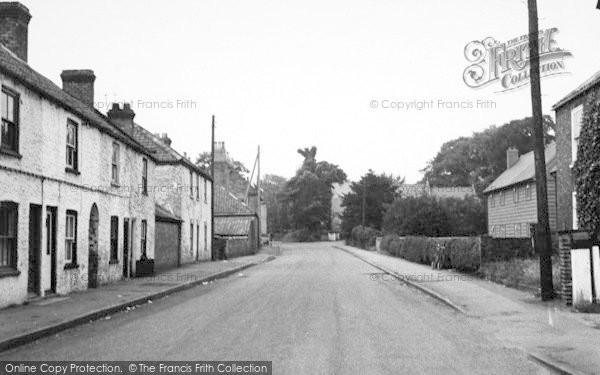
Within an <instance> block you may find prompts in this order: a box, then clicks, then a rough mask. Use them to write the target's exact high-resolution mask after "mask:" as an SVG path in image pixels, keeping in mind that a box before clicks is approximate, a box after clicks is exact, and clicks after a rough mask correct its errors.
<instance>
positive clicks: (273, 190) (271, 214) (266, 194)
mask: <svg viewBox="0 0 600 375" xmlns="http://www.w3.org/2000/svg"><path fill="white" fill-rule="evenodd" d="M286 183H287V179H286V178H285V177H281V176H277V175H274V174H267V175H265V176H264V177H263V179H262V180H261V184H260V186H261V189H262V190H263V195H262V197H263V200H264V202H265V204H266V205H267V228H269V232H271V233H281V232H283V231H284V230H285V229H287V228H289V213H288V211H287V206H286V205H284V204H282V202H281V193H282V192H283V189H284V188H285V184H286Z"/></svg>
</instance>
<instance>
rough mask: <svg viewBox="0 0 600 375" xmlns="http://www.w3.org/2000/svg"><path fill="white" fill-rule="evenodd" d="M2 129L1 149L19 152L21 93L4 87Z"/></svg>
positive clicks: (0, 106)
mask: <svg viewBox="0 0 600 375" xmlns="http://www.w3.org/2000/svg"><path fill="white" fill-rule="evenodd" d="M1 100H2V101H1V102H0V108H1V109H2V130H1V131H0V149H2V150H6V151H9V152H12V153H18V152H19V95H18V94H17V93H15V92H13V91H12V90H10V89H8V88H6V87H2V99H1Z"/></svg>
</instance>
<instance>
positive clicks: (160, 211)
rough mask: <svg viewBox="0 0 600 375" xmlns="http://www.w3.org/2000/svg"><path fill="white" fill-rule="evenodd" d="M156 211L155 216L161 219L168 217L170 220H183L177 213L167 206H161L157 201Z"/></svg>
mask: <svg viewBox="0 0 600 375" xmlns="http://www.w3.org/2000/svg"><path fill="white" fill-rule="evenodd" d="M154 206H155V208H156V209H155V213H154V216H155V217H157V218H161V219H167V220H169V221H179V222H181V221H182V220H181V217H179V216H177V215H175V214H174V213H173V212H171V211H170V210H168V209H167V208H165V207H163V206H161V205H160V204H158V203H155V205H154Z"/></svg>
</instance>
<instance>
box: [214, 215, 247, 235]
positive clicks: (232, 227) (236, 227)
mask: <svg viewBox="0 0 600 375" xmlns="http://www.w3.org/2000/svg"><path fill="white" fill-rule="evenodd" d="M253 220H255V218H254V217H252V216H243V217H231V216H227V217H215V234H216V235H219V236H248V234H249V233H250V225H251V224H252V221H253Z"/></svg>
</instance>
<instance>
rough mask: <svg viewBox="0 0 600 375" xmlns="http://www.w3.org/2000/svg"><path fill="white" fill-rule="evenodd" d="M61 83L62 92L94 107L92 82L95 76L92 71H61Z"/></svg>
mask: <svg viewBox="0 0 600 375" xmlns="http://www.w3.org/2000/svg"><path fill="white" fill-rule="evenodd" d="M60 78H61V79H62V82H63V90H64V91H65V92H66V93H67V94H69V95H71V96H73V97H75V98H77V99H79V100H81V101H82V102H83V103H85V104H87V105H89V106H90V107H93V106H94V81H95V80H96V76H95V75H94V71H93V70H89V69H79V70H63V72H62V73H61V74H60Z"/></svg>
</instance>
